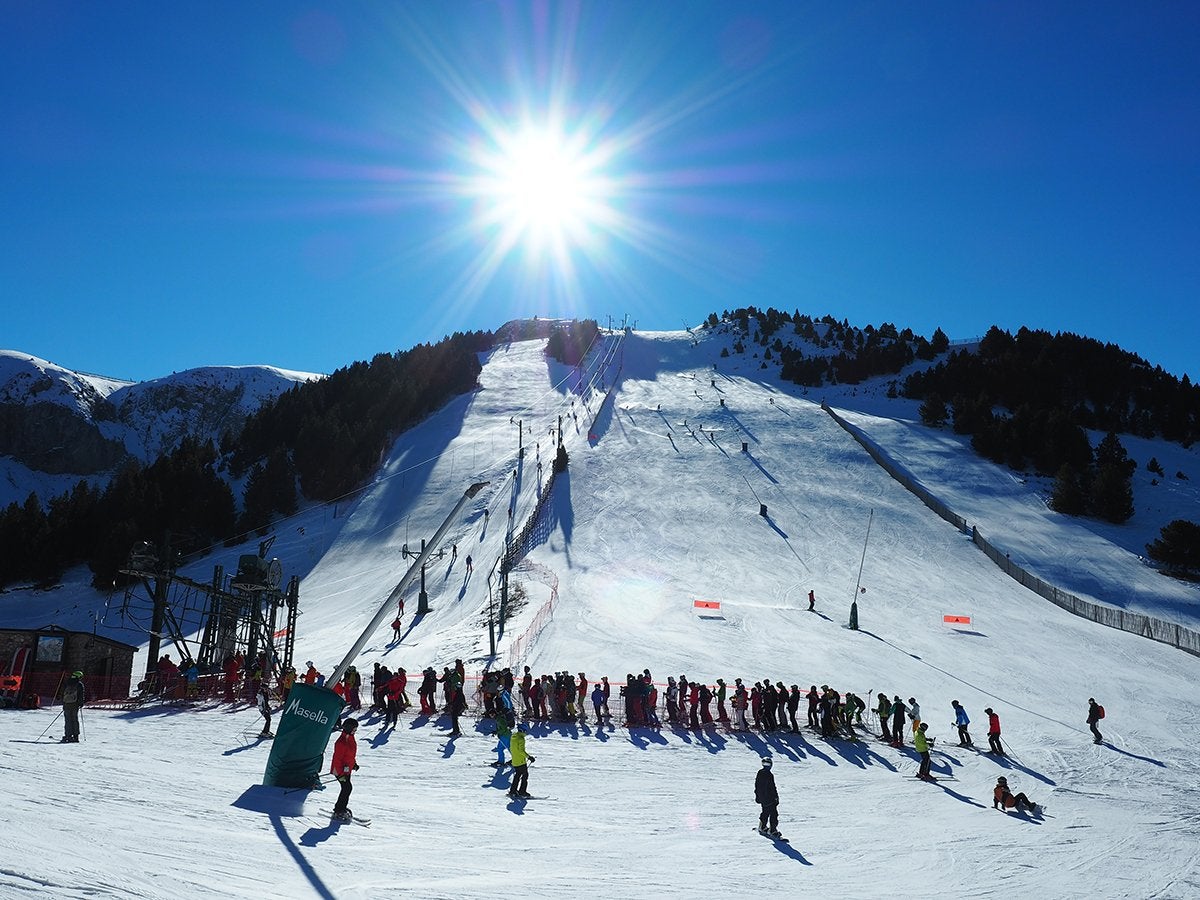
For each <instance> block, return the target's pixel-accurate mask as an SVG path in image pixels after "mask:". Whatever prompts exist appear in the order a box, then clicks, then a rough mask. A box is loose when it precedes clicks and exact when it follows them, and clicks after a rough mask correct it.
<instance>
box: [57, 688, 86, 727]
mask: <svg viewBox="0 0 1200 900" xmlns="http://www.w3.org/2000/svg"><path fill="white" fill-rule="evenodd" d="M85 699H86V691H85V690H84V688H83V673H82V672H72V673H71V677H70V678H68V679H67V682H66V684H64V685H63V687H62V707H63V736H62V740H61V741H59V743H60V744H78V743H79V710H80V709H82V708H83V703H84V700H85Z"/></svg>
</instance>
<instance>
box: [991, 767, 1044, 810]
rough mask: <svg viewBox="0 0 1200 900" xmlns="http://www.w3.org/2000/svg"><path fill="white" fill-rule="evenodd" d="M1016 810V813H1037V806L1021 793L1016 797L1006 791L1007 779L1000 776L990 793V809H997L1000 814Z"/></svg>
mask: <svg viewBox="0 0 1200 900" xmlns="http://www.w3.org/2000/svg"><path fill="white" fill-rule="evenodd" d="M1014 806H1015V807H1016V808H1017V812H1024V811H1025V810H1027V809H1028V810H1029V811H1030V812H1037V804H1036V803H1034V802H1033V801H1032V800H1030V799H1029V798H1028V797H1026V796H1025V793H1024V792H1023V791H1022V792H1021V793H1019V794H1017V795H1016V796H1014V795H1013V793H1012V791H1010V790H1009V789H1008V779H1007V778H1005V777H1004V776H1003V775H1001V776H1000V777H999V778H997V779H996V787H995V789H993V791H992V809H998V810H1000V811H1001V812H1004V811H1007V810H1010V809H1012V808H1013V807H1014Z"/></svg>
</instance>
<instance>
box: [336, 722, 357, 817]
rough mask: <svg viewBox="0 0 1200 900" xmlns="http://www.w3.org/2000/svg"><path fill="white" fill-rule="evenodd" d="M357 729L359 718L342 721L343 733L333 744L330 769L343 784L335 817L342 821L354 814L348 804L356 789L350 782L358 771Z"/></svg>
mask: <svg viewBox="0 0 1200 900" xmlns="http://www.w3.org/2000/svg"><path fill="white" fill-rule="evenodd" d="M356 731H358V719H346V721H344V722H342V735H341V737H339V738H338V739H337V743H336V744H334V745H333V765H331V766H330V767H329V771H330V772H332V773H333V776H334V777H335V778H336V779H337V780H338V783H340V784H341V786H342V790H341V793H339V794H338V798H337V803H335V804H334V806H333V817H334V818H335V819H338V820H339V821H342V822H348V821H350V817H351V815H352V814H351V812H350V808H349V807H348V806H347V805H346V804H348V803H349V802H350V792H351V791H353V790H354V787H353V786H352V785H351V784H350V775H351V773H353V772H357V771H358V762H357V759H358V741H356V740H355V739H354V732H356Z"/></svg>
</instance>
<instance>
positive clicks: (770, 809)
mask: <svg viewBox="0 0 1200 900" xmlns="http://www.w3.org/2000/svg"><path fill="white" fill-rule="evenodd" d="M758 827H759V828H766V829H767V830H768V831H778V830H779V804H778V803H764V804H763V805H762V813H761V814H760V815H759V817H758Z"/></svg>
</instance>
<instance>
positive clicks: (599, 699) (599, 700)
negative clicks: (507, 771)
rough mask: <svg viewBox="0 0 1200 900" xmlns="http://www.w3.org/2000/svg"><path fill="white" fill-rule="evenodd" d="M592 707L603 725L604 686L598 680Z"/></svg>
mask: <svg viewBox="0 0 1200 900" xmlns="http://www.w3.org/2000/svg"><path fill="white" fill-rule="evenodd" d="M580 706H581V707H582V706H583V704H582V703H580ZM592 707H593V708H594V709H595V710H596V724H597V725H603V724H604V718H603V717H602V716H601V715H600V710H601V709H603V708H604V688H602V687H600V682H598V681H597V682H596V683H595V684H594V685H592ZM512 753H513V755H514V756H515V755H516V752H515V751H512Z"/></svg>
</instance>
